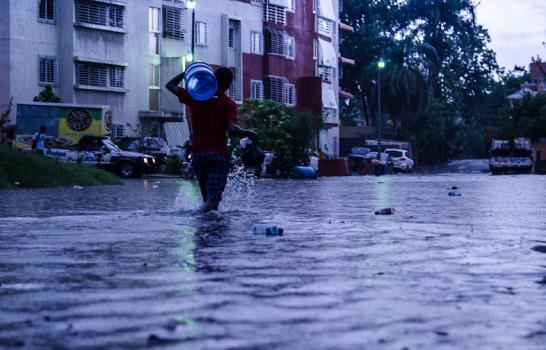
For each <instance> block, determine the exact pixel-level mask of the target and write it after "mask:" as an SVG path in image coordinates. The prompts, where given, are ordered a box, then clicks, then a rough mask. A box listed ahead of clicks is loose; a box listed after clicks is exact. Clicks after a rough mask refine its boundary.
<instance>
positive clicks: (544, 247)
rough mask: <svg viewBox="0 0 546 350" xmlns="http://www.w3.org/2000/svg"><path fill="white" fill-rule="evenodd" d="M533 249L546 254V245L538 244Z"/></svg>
mask: <svg viewBox="0 0 546 350" xmlns="http://www.w3.org/2000/svg"><path fill="white" fill-rule="evenodd" d="M533 250H534V251H535V252H539V253H544V254H546V245H537V246H536V247H533Z"/></svg>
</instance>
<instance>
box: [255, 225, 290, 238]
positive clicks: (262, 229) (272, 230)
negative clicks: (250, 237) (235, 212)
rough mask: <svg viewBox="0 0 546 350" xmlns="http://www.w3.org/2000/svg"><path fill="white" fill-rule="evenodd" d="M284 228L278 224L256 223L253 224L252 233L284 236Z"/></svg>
mask: <svg viewBox="0 0 546 350" xmlns="http://www.w3.org/2000/svg"><path fill="white" fill-rule="evenodd" d="M283 232H284V230H283V229H282V228H280V227H277V226H276V225H270V224H255V225H252V233H254V234H255V235H260V234H261V235H264V234H265V235H266V236H282V234H283Z"/></svg>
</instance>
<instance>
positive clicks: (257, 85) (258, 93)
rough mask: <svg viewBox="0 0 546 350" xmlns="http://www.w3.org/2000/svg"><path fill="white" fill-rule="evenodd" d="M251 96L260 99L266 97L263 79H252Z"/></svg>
mask: <svg viewBox="0 0 546 350" xmlns="http://www.w3.org/2000/svg"><path fill="white" fill-rule="evenodd" d="M250 98H251V99H254V100H260V101H261V100H263V99H264V83H263V82H262V81H261V80H251V81H250Z"/></svg>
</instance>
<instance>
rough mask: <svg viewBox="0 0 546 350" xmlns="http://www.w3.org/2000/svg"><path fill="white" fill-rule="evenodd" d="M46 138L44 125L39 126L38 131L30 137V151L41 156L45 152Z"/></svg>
mask: <svg viewBox="0 0 546 350" xmlns="http://www.w3.org/2000/svg"><path fill="white" fill-rule="evenodd" d="M46 138H47V128H46V127H45V125H42V126H40V129H39V130H38V131H37V132H36V133H35V134H34V136H32V150H33V151H36V152H38V153H39V154H41V155H43V154H44V152H45V148H46V147H45V142H46Z"/></svg>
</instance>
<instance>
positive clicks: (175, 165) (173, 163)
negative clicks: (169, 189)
mask: <svg viewBox="0 0 546 350" xmlns="http://www.w3.org/2000/svg"><path fill="white" fill-rule="evenodd" d="M181 165H182V162H181V161H180V159H178V157H170V158H168V159H167V160H166V161H165V174H173V175H178V174H180V166H181Z"/></svg>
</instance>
